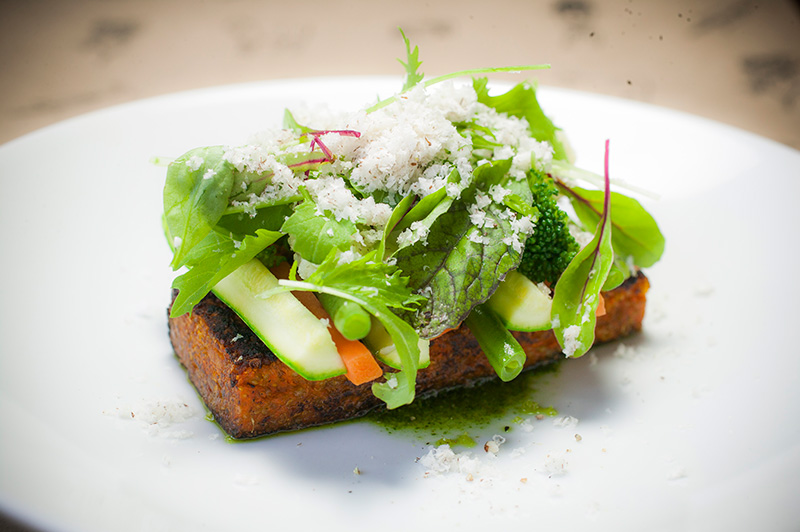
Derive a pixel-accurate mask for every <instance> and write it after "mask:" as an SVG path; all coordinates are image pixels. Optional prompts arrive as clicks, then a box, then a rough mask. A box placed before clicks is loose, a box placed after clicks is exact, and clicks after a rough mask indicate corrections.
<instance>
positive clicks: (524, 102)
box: [472, 78, 567, 159]
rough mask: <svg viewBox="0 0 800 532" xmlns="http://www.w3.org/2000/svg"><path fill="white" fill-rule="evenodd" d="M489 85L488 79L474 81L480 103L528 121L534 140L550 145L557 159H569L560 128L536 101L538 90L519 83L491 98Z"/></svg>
mask: <svg viewBox="0 0 800 532" xmlns="http://www.w3.org/2000/svg"><path fill="white" fill-rule="evenodd" d="M488 83H489V80H488V79H487V78H476V79H473V81H472V86H473V87H474V88H475V92H476V93H477V94H478V101H479V102H480V103H482V104H484V105H488V106H489V107H492V108H494V109H495V110H496V111H497V112H499V113H507V114H509V115H511V116H516V117H517V118H524V119H526V120H527V121H528V129H529V130H530V132H531V136H533V138H535V139H536V140H538V141H546V142H548V143H550V145H551V146H552V147H553V157H554V158H555V159H567V151H566V148H565V147H564V145H563V144H562V142H561V141H560V140H559V139H558V136H557V135H556V132H557V131H558V128H557V127H556V126H554V125H553V122H552V121H551V120H550V119H549V118H548V117H547V115H545V114H544V111H542V108H541V106H540V105H539V101H538V100H537V99H536V89H535V88H534V87H533V86H532V85H530V84H529V83H527V82H524V83H519V84H517V85H515V86H514V87H512V88H511V90H509V91H508V92H506V93H505V94H500V95H498V96H489V88H488Z"/></svg>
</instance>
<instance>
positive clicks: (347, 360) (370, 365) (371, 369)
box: [272, 263, 383, 386]
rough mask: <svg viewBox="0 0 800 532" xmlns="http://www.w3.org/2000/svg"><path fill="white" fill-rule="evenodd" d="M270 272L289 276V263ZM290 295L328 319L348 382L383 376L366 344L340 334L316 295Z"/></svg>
mask: <svg viewBox="0 0 800 532" xmlns="http://www.w3.org/2000/svg"><path fill="white" fill-rule="evenodd" d="M272 273H273V274H274V275H275V277H278V278H279V279H286V278H288V277H289V265H288V264H287V263H281V264H279V265H277V266H275V267H274V268H272ZM292 295H294V297H296V298H297V299H298V301H300V303H302V304H303V305H304V306H305V307H306V308H307V309H308V310H310V311H311V313H312V314H314V316H316V317H317V318H319V319H321V320H322V319H324V320H328V331H329V332H330V333H331V339H332V340H333V343H334V345H335V346H336V350H337V351H338V352H339V356H340V357H342V362H343V363H344V367H345V368H346V369H347V373H345V377H347V379H348V380H349V381H350V382H352V383H353V384H355V385H356V386H358V385H359V384H364V383H367V382H370V381H374V380H375V379H378V378H380V377H382V376H383V370H382V369H381V367H380V366H379V365H378V362H377V361H376V360H375V357H373V356H372V353H371V352H370V350H369V349H368V348H367V346H365V345H364V344H363V343H361V342H359V341H358V340H348V339H347V338H345V337H344V336H342V333H340V332H339V330H338V329H337V328H336V327H334V326H333V320H332V319H331V317H330V316H329V315H328V313H327V312H325V309H324V308H322V303H320V302H319V299H317V296H315V295H314V294H313V293H312V292H304V291H300V290H297V291H293V292H292Z"/></svg>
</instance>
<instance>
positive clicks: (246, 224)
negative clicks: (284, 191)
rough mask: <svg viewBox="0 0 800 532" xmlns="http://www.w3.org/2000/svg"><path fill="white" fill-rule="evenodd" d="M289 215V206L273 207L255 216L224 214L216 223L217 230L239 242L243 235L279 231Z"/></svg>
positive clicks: (262, 210) (239, 213)
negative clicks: (226, 232)
mask: <svg viewBox="0 0 800 532" xmlns="http://www.w3.org/2000/svg"><path fill="white" fill-rule="evenodd" d="M291 214H292V206H291V205H288V204H286V205H273V206H270V207H263V208H260V209H258V210H256V211H255V216H251V215H250V214H247V213H244V212H236V213H231V214H226V215H224V216H223V217H222V218H220V219H219V222H217V228H218V229H220V230H222V231H229V232H231V233H233V235H234V236H237V237H238V238H239V239H240V240H241V239H242V238H244V236H245V235H254V234H255V233H256V231H257V230H258V229H266V230H267V231H279V230H280V228H281V226H282V225H283V223H284V221H286V218H287V217H289V216H290V215H291Z"/></svg>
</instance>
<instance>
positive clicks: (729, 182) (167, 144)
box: [0, 78, 800, 532]
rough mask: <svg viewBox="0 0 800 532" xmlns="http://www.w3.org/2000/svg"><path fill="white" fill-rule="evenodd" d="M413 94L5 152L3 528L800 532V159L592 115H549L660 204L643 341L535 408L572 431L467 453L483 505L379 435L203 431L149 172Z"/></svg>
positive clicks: (574, 368)
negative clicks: (174, 159) (206, 150)
mask: <svg viewBox="0 0 800 532" xmlns="http://www.w3.org/2000/svg"><path fill="white" fill-rule="evenodd" d="M398 86H399V82H398V80H396V79H391V80H387V79H385V78H364V79H361V78H347V79H338V78H337V79H333V78H331V79H310V80H296V81H285V82H272V83H261V84H248V85H242V86H233V87H223V88H218V89H211V90H202V91H194V92H190V93H182V94H177V95H174V96H168V97H162V98H156V99H151V100H146V101H142V102H137V103H132V104H128V105H123V106H119V107H114V108H111V109H108V110H104V111H101V112H97V113H93V114H90V115H86V116H82V117H79V118H76V119H72V120H69V121H66V122H63V123H60V124H57V125H54V126H51V127H48V128H46V129H44V130H41V131H38V132H35V133H33V134H30V135H27V136H25V137H22V138H19V139H17V140H15V141H13V142H10V143H8V144H6V145H4V146H2V147H0V186H1V187H2V188H1V189H0V249H2V262H1V263H0V271H1V272H2V275H0V420H2V425H0V510H3V511H5V512H7V513H9V514H11V515H12V516H14V517H17V518H19V519H22V520H24V521H26V522H29V523H32V524H33V525H35V526H37V527H41V528H44V529H47V530H76V531H77V530H80V531H87V532H88V531H91V532H94V531H108V530H115V531H120V532H126V531H136V530H157V531H158V530H169V531H184V530H185V531H192V532H198V531H215V530H235V529H239V530H243V529H267V528H270V529H280V530H292V529H304V530H309V529H311V527H312V526H315V527H319V528H323V527H324V529H326V530H331V531H334V530H361V529H370V530H375V529H384V530H400V529H404V530H479V529H480V530H486V529H487V527H492V528H494V527H506V529H509V530H523V529H525V530H529V529H531V528H533V527H535V528H537V529H540V530H587V529H589V528H587V527H590V529H592V530H616V531H618V530H755V529H759V530H792V529H796V528H795V527H796V526H797V524H798V523H800V506H798V505H797V504H796V496H797V493H800V422H799V421H798V420H800V386H798V381H800V356H798V355H800V349H799V348H798V345H797V342H796V338H795V336H794V332H795V330H794V329H795V327H797V323H798V322H800V310H798V309H799V308H800V306H798V301H800V289H799V288H800V283H799V282H798V280H797V276H796V273H795V270H796V264H797V262H798V259H800V254H799V253H798V250H797V246H796V236H794V235H795V234H796V231H797V230H798V229H800V214H798V210H797V207H796V198H798V197H800V154H799V153H798V152H796V151H793V150H791V149H789V148H786V147H783V146H781V145H778V144H775V143H773V142H770V141H766V140H763V139H760V138H758V137H755V136H753V135H750V134H747V133H744V132H742V131H739V130H735V129H732V128H729V127H725V126H722V125H719V124H716V123H712V122H709V121H705V120H701V119H697V118H694V117H691V116H687V115H683V114H679V113H675V112H671V111H668V110H664V109H659V108H654V107H649V106H646V105H641V104H634V103H631V102H626V101H622V100H616V99H610V98H605V97H599V96H595V95H590V94H585V93H577V92H569V91H563V90H554V89H548V88H543V89H542V90H541V100H542V103H543V106H544V107H545V108H546V110H547V111H548V112H549V113H550V115H551V116H552V117H553V118H554V120H555V121H556V122H557V124H558V125H560V126H561V127H562V128H563V129H564V130H565V131H566V132H567V133H568V134H569V136H570V138H571V140H572V142H573V144H574V147H575V149H576V151H577V153H578V155H579V163H580V164H581V165H582V166H584V167H586V168H589V169H593V170H599V169H600V168H601V165H602V155H603V142H604V140H605V139H606V138H609V139H611V173H612V177H616V178H622V179H625V180H628V181H630V182H633V183H635V184H637V185H638V186H643V187H646V188H648V189H650V190H653V191H655V192H657V193H658V194H659V195H660V199H659V200H653V199H649V198H643V199H642V201H643V202H644V203H645V204H646V205H647V207H648V208H649V209H650V210H651V212H652V213H653V214H654V215H655V217H656V219H657V220H658V221H659V223H660V225H661V227H662V230H663V232H664V233H665V235H666V237H667V251H666V253H665V255H664V258H663V260H662V262H661V263H659V264H658V265H657V266H656V267H653V268H651V269H650V270H649V271H648V275H649V277H650V279H651V281H652V284H653V287H652V290H651V292H650V301H649V307H648V311H647V316H646V319H645V330H644V332H643V333H642V334H639V335H637V336H635V337H633V338H630V339H627V340H625V341H624V342H621V343H616V344H612V345H607V346H603V347H602V348H599V349H597V350H596V356H589V355H587V356H586V357H584V358H582V359H580V360H575V361H568V362H566V363H564V364H562V367H561V370H560V371H559V372H558V373H556V374H554V375H550V376H547V377H545V378H542V379H541V381H540V382H538V383H537V390H536V391H535V393H534V398H535V399H536V400H537V401H539V402H540V403H542V404H547V405H552V406H554V407H555V408H557V409H558V411H559V416H560V417H559V418H558V419H562V418H563V416H572V417H574V418H575V419H577V425H574V423H575V420H572V425H569V424H568V426H566V427H562V426H557V424H556V423H554V420H553V419H551V418H546V419H544V420H535V419H533V420H531V421H530V422H528V423H527V424H525V425H524V426H521V425H516V424H515V425H514V428H513V430H511V432H509V433H507V434H505V436H506V438H507V441H506V443H505V444H504V445H502V446H501V448H500V452H499V453H498V455H497V456H496V458H493V457H492V456H490V455H488V454H486V453H485V452H484V451H483V450H482V449H481V448H480V447H478V448H475V449H473V450H471V451H470V452H471V453H472V456H473V457H474V458H475V459H476V460H477V464H478V469H477V470H476V471H475V472H474V474H473V476H472V480H469V479H468V477H467V474H466V472H460V473H459V472H449V473H445V474H434V473H427V472H426V471H427V470H426V468H425V467H424V466H423V465H422V464H421V463H418V462H417V461H416V458H417V457H421V456H423V455H425V454H426V453H428V452H429V450H430V449H431V446H430V445H426V440H425V439H424V438H420V437H416V436H413V435H406V434H388V433H387V432H385V431H384V430H383V429H381V428H380V427H378V426H376V425H374V424H372V423H369V422H358V423H350V424H345V425H342V426H334V427H330V428H325V429H318V430H312V431H305V432H300V433H295V434H286V435H280V436H277V437H274V438H269V439H263V440H258V441H253V442H247V443H239V444H231V443H228V442H226V441H225V439H224V438H223V437H221V436H220V432H219V430H218V429H217V427H216V426H215V425H214V424H213V423H210V422H208V421H206V420H205V418H204V416H205V412H204V410H203V407H202V405H201V403H200V401H199V399H198V398H197V396H196V395H195V393H194V391H193V389H192V388H191V386H190V385H189V383H188V381H187V379H186V377H185V373H184V371H183V370H182V368H181V367H180V366H179V364H178V363H177V362H176V360H175V358H174V357H173V355H172V352H171V348H170V345H169V341H168V339H167V333H166V311H165V307H166V304H167V299H168V297H169V284H170V282H171V278H172V272H171V271H170V269H169V268H168V266H167V264H168V262H169V252H168V249H167V246H166V244H165V243H164V241H163V237H162V234H161V226H160V212H161V187H162V181H163V174H164V169H163V168H161V167H157V166H154V165H153V164H151V163H150V159H151V158H152V157H153V156H167V157H169V156H177V155H179V154H181V153H183V152H184V151H186V150H187V149H189V148H192V147H195V146H198V145H206V144H236V143H241V142H243V141H245V140H246V139H247V137H248V136H249V135H250V134H252V133H255V132H257V131H259V130H261V129H264V128H266V127H269V126H273V125H277V124H279V123H280V120H281V116H282V110H283V108H284V107H287V106H288V107H293V106H297V105H299V104H300V103H301V102H304V101H305V102H317V101H330V102H338V104H340V105H343V106H346V107H355V106H357V105H359V104H361V103H363V102H366V101H369V100H371V99H372V98H373V97H374V95H375V94H377V93H381V94H384V95H386V94H389V93H391V92H392V91H393V90H394V89H396V88H397V87H398ZM621 346H622V347H621ZM184 404H185V405H187V406H183V405H184ZM159 412H160V414H159ZM165 412H168V413H170V414H171V415H172V417H170V416H167V415H165ZM131 413H133V417H132V415H131ZM153 421H158V424H155V425H153V424H152V423H153ZM170 421H171V423H168V422H170ZM503 423H505V422H504V421H502V420H498V423H497V424H496V426H495V425H493V426H492V427H489V428H488V429H482V430H474V431H471V432H470V433H471V434H474V435H475V436H476V437H477V438H478V439H479V441H481V442H482V440H484V439H489V438H491V436H492V435H493V434H494V433H495V432H497V431H498V430H499V429H500V428H501V427H502V426H503ZM525 427H528V428H530V427H532V430H530V431H526V430H525ZM575 434H580V436H581V440H580V441H577V439H576V437H575ZM460 451H462V452H463V451H464V450H463V449H461V450H460ZM356 467H357V468H358V469H359V470H360V472H361V474H360V475H359V474H355V473H354V469H355V468H356ZM523 479H524V480H523Z"/></svg>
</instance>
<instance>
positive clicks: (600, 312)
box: [595, 294, 606, 318]
mask: <svg viewBox="0 0 800 532" xmlns="http://www.w3.org/2000/svg"><path fill="white" fill-rule="evenodd" d="M605 314H606V299H605V298H604V297H603V294H600V301H598V302H597V311H596V312H595V315H596V316H597V317H598V318H599V317H600V316H605Z"/></svg>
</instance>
